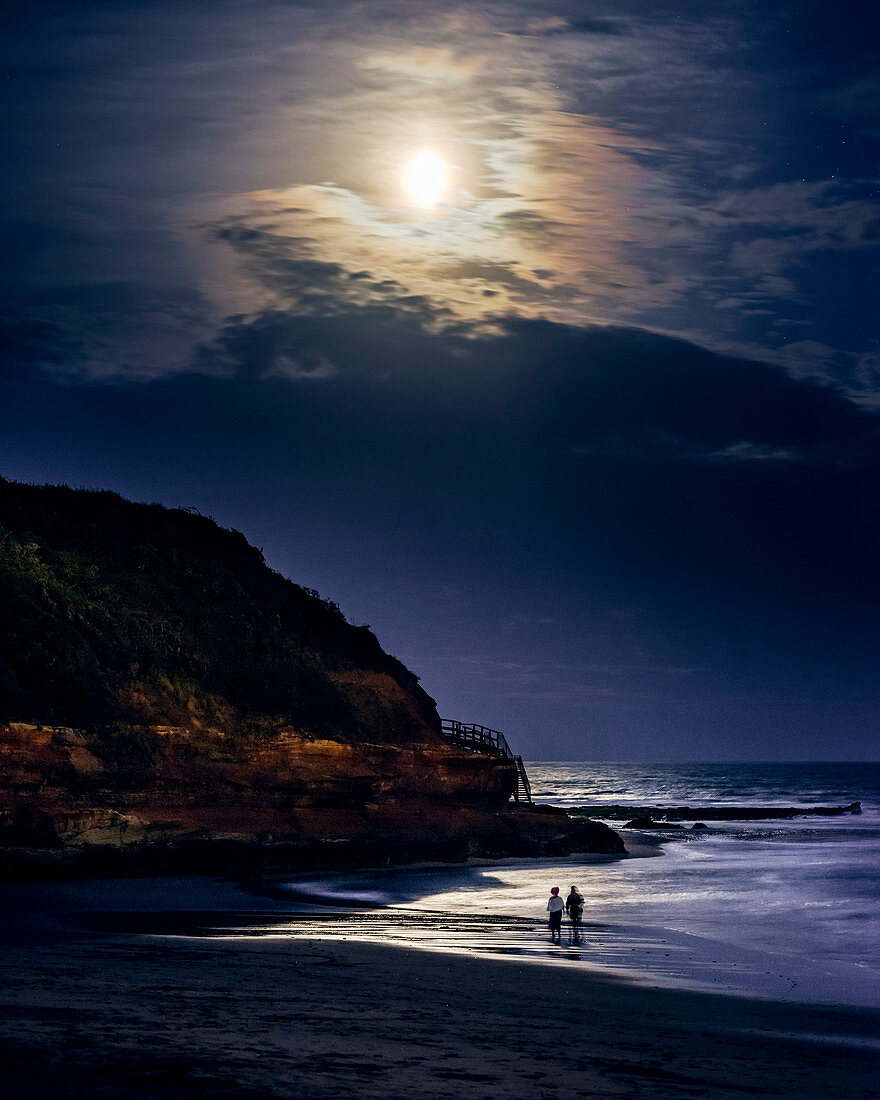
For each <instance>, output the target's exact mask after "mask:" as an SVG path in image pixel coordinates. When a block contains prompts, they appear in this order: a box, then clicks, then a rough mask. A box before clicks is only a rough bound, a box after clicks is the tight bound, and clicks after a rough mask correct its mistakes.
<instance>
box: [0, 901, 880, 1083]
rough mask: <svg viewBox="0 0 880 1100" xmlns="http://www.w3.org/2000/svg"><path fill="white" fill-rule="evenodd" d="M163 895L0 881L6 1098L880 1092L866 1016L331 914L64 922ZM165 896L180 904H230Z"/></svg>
mask: <svg viewBox="0 0 880 1100" xmlns="http://www.w3.org/2000/svg"><path fill="white" fill-rule="evenodd" d="M169 889H170V888H169V886H168V884H163V883H162V882H156V883H153V884H150V883H143V882H141V883H139V884H137V885H136V886H132V885H131V884H127V883H117V884H105V885H104V887H97V886H94V887H92V886H81V885H80V884H73V885H71V886H63V885H57V886H34V887H27V886H21V887H14V888H7V889H6V894H7V898H8V905H7V910H6V922H5V926H6V936H5V937H4V939H5V943H4V946H3V947H2V950H0V990H2V992H0V1058H2V1062H0V1066H2V1069H0V1074H2V1076H3V1077H5V1085H4V1089H3V1100H14V1098H18V1097H38V1096H39V1097H41V1098H42V1097H44V1096H50V1097H60V1098H67V1097H86V1096H88V1097H93V1098H95V1100H104V1098H108V1100H109V1098H110V1097H113V1098H114V1100H119V1098H122V1100H124V1098H126V1097H134V1098H144V1097H163V1098H166V1100H178V1098H183V1097H194V1098H203V1100H211V1098H214V1097H216V1098H224V1100H225V1098H230V1097H279V1098H281V1097H310V1098H323V1097H328V1098H329V1097H333V1098H347V1097H357V1098H374V1097H375V1098H382V1100H396V1098H401V1100H402V1098H404V1097H405V1098H407V1100H411V1098H415V1097H428V1098H434V1097H437V1098H440V1097H443V1098H445V1097H463V1098H464V1097H466V1098H468V1100H476V1098H482V1097H492V1098H493V1100H498V1098H505V1100H506V1098H510V1100H519V1098H522V1100H541V1098H545V1097H560V1098H561V1097H572V1096H576V1097H632V1098H639V1100H643V1098H645V1100H650V1098H654V1097H664V1098H666V1097H668V1098H689V1097H695V1098H696V1097H710V1098H711V1097H742V1096H748V1095H751V1096H761V1097H764V1096H768V1097H792V1098H795V1097H808V1098H811V1097H816V1098H818V1097H823V1098H825V1097H831V1096H838V1095H844V1096H846V1097H847V1098H858V1097H871V1096H873V1097H876V1096H880V1091H878V1088H877V1081H878V1080H880V1073H878V1071H880V1059H878V1055H877V1053H876V1040H877V1037H878V1031H880V1029H878V1021H880V1015H878V1013H876V1012H869V1011H861V1010H858V1011H857V1010H850V1009H843V1008H840V1009H834V1008H823V1007H816V1006H792V1005H790V1004H787V1005H781V1004H776V1003H773V1002H766V1001H750V1000H746V999H743V998H735V997H721V996H712V995H708V994H694V993H687V992H678V991H670V990H666V989H652V988H646V987H644V986H637V985H633V984H629V983H626V982H623V981H615V980H610V979H604V978H601V977H596V976H594V975H591V974H589V973H585V972H584V971H568V970H565V969H563V968H559V967H542V966H537V965H533V964H521V963H517V962H514V961H501V960H498V961H495V960H486V959H472V958H468V957H463V956H461V955H445V954H440V953H432V952H420V951H416V950H412V949H406V948H401V947H390V946H388V947H386V946H376V945H372V944H363V943H358V942H351V941H348V940H344V939H342V938H341V936H340V935H339V933H338V932H337V933H336V934H334V931H333V926H332V921H331V922H329V924H328V934H327V935H326V936H324V937H322V938H321V939H315V940H302V939H267V938H259V937H258V938H243V939H236V940H217V939H185V938H167V937H155V936H150V937H143V936H135V935H132V934H130V933H125V934H112V933H106V932H105V933H100V934H92V933H78V932H76V931H71V930H70V929H69V928H68V927H66V921H67V918H66V916H65V910H70V909H77V908H83V907H86V908H89V907H91V908H96V907H100V908H105V909H107V908H114V907H115V906H114V904H113V899H114V897H115V898H116V899H117V900H118V901H119V902H120V903H124V904H123V905H122V907H123V908H126V907H127V908H129V909H132V908H137V906H138V905H140V906H141V907H146V908H149V909H153V910H156V911H161V910H163V909H166V908H172V907H174V906H170V905H169V904H168V900H169ZM175 889H177V890H178V892H177V893H175V895H174V896H175V898H176V900H177V904H178V906H179V907H180V908H185V907H187V906H189V907H199V908H206V909H210V908H211V907H219V906H220V905H221V904H224V905H226V906H228V905H229V902H230V897H235V898H236V899H237V900H238V901H239V902H242V901H244V900H245V899H244V896H243V895H240V894H238V893H237V892H235V891H234V890H233V889H232V888H231V887H228V886H226V885H224V884H216V883H210V881H209V880H190V881H189V886H188V891H187V896H186V897H184V898H183V899H181V897H180V894H179V888H178V887H176V888H175ZM102 891H103V892H102ZM149 897H152V903H150V904H148V905H146V906H144V899H145V898H149ZM126 898H127V899H128V900H127V902H126V901H125V899H126ZM247 904H252V905H253V907H254V908H256V909H260V908H261V907H262V908H266V909H267V910H268V907H269V906H270V905H271V904H272V903H271V902H270V901H269V900H265V899H264V900H260V899H254V900H253V901H252V903H251V902H247ZM53 914H55V915H58V918H59V919H57V920H56V919H54V918H53ZM872 1046H873V1047H874V1049H872Z"/></svg>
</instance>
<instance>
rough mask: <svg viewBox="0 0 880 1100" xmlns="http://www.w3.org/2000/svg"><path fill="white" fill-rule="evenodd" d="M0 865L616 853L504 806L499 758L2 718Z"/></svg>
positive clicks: (214, 868)
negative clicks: (97, 730) (96, 730)
mask: <svg viewBox="0 0 880 1100" xmlns="http://www.w3.org/2000/svg"><path fill="white" fill-rule="evenodd" d="M0 776H2V779H0V875H2V876H4V877H16V878H18V877H59V876H60V877H64V876H67V875H81V874H131V873H165V872H177V871H190V872H202V873H232V874H236V875H240V876H242V877H258V876H260V875H262V874H267V873H272V872H282V871H286V870H295V869H302V868H308V867H319V868H330V869H333V868H347V867H356V866H383V865H388V864H400V863H407V862H412V861H416V860H438V861H453V862H454V861H462V860H465V859H468V858H470V857H475V856H484V857H493V856H494V857H500V856H509V855H518V856H540V855H560V854H564V853H567V852H573V851H590V852H597V851H599V852H608V853H620V852H623V851H625V849H624V847H623V843H622V841H621V840H620V837H619V836H618V835H617V834H616V833H614V832H612V830H610V829H608V828H607V827H606V826H604V825H602V824H600V823H598V822H574V821H572V820H571V819H570V818H568V816H567V815H566V814H565V813H563V812H556V813H533V812H531V810H530V809H529V808H519V809H517V808H513V807H509V806H508V805H507V799H508V797H509V793H510V790H511V788H512V784H513V781H514V775H513V770H512V767H511V766H510V764H508V763H506V762H505V761H502V760H498V759H493V758H491V757H486V756H479V755H477V754H472V753H464V752H461V751H459V750H454V749H451V748H448V747H444V746H442V745H431V746H423V747H419V748H401V747H398V746H391V745H358V746H355V745H345V744H341V743H339V742H333V741H323V740H311V739H308V738H306V737H304V736H302V735H301V734H298V733H297V732H296V731H295V730H291V729H281V730H278V731H277V732H276V734H275V735H274V736H272V737H265V736H264V737H262V738H261V739H259V741H258V742H256V743H254V741H253V740H249V739H247V738H244V739H242V738H237V737H228V736H224V735H222V734H221V733H220V732H219V731H205V730H199V731H187V730H184V729H180V728H169V727H160V728H156V729H152V730H144V729H141V730H138V731H131V740H130V742H129V743H127V744H125V745H124V746H120V745H119V744H118V743H117V742H116V741H115V739H114V738H112V737H107V736H101V735H98V734H89V733H87V732H83V731H77V730H73V729H68V728H63V727H37V726H33V725H26V724H20V723H12V724H7V725H5V726H2V727H0Z"/></svg>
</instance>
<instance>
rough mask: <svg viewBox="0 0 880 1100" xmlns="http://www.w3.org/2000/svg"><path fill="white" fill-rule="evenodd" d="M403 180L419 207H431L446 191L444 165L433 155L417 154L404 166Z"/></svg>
mask: <svg viewBox="0 0 880 1100" xmlns="http://www.w3.org/2000/svg"><path fill="white" fill-rule="evenodd" d="M403 178H404V182H405V183H406V189H407V191H409V193H410V195H411V196H412V198H413V200H414V201H415V202H417V203H418V204H419V206H433V205H434V203H435V202H437V201H438V199H439V198H440V197H441V196H442V195H443V192H444V191H445V190H446V184H447V171H446V165H445V164H444V163H443V161H442V160H441V159H440V158H439V157H437V156H435V155H434V154H433V153H419V155H418V156H417V157H413V159H412V160H411V161H410V162H409V164H408V165H407V166H406V172H405V173H404V177H403Z"/></svg>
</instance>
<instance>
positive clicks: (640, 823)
mask: <svg viewBox="0 0 880 1100" xmlns="http://www.w3.org/2000/svg"><path fill="white" fill-rule="evenodd" d="M621 827H622V828H624V829H683V828H684V825H676V824H674V823H673V822H670V821H655V820H654V819H653V818H652V817H634V818H633V819H632V821H627V822H626V824H625V825H623V826H621Z"/></svg>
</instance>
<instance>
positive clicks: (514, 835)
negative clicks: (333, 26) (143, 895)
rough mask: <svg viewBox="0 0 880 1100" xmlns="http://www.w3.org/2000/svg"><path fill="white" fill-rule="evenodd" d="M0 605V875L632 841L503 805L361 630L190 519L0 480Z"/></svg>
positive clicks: (505, 770)
mask: <svg viewBox="0 0 880 1100" xmlns="http://www.w3.org/2000/svg"><path fill="white" fill-rule="evenodd" d="M0 608H2V611H3V615H4V620H5V622H4V629H3V632H2V635H0V875H2V876H4V877H7V878H9V877H17V878H20V877H66V876H71V875H81V874H139V873H163V872H171V871H174V872H179V871H195V872H206V873H217V872H230V873H235V874H238V875H241V876H243V877H257V876H259V875H261V874H265V873H273V872H281V871H286V870H291V869H303V868H312V867H314V868H325V867H327V868H332V867H352V866H367V865H371V866H376V865H383V864H389V863H405V862H412V861H417V860H451V861H457V860H463V859H466V858H468V857H475V856H487V857H492V856H503V855H544V854H548V855H549V854H553V855H558V854H563V853H565V852H573V851H590V852H596V851H598V852H609V853H612V852H623V851H624V850H625V849H624V846H623V842H622V841H621V840H620V837H619V836H618V835H617V834H616V833H614V832H613V831H612V830H611V829H609V828H607V826H604V825H602V824H601V823H599V822H591V821H584V820H580V821H576V820H573V819H571V818H569V817H568V816H567V815H566V814H564V813H563V812H561V811H555V810H553V809H552V808H550V807H530V806H519V807H516V806H511V805H510V804H509V799H510V795H511V792H512V791H513V789H514V785H515V781H516V773H515V768H514V766H513V764H512V762H511V761H509V760H506V759H504V758H500V757H496V756H490V755H484V754H481V753H474V752H469V751H467V750H465V749H462V748H461V747H460V746H455V745H451V744H449V743H448V742H447V741H446V740H445V739H444V737H443V734H442V731H441V723H440V719H439V716H438V713H437V708H436V705H435V703H434V700H433V699H431V698H430V697H429V696H428V695H427V693H426V692H425V691H424V690H423V689H422V688H421V687H420V685H419V683H418V680H417V678H416V677H415V676H414V675H413V673H411V672H410V671H409V670H408V669H406V668H405V667H404V665H402V664H401V663H400V662H399V661H397V660H396V659H395V658H394V657H391V656H390V655H388V654H387V653H385V652H384V651H383V650H382V648H381V646H380V645H379V643H378V641H377V640H376V638H375V636H374V635H373V633H372V632H371V631H370V630H369V628H367V627H364V626H353V625H351V624H350V623H348V622H347V621H346V619H345V617H344V615H343V614H342V612H341V611H340V610H339V608H338V607H337V606H336V605H335V604H333V603H331V602H329V601H327V600H323V599H321V597H320V596H319V595H318V594H317V593H315V592H313V591H310V590H308V589H305V588H302V587H300V586H299V585H296V584H294V583H292V582H291V581H289V580H287V579H285V578H283V577H281V576H280V575H279V574H277V573H275V572H273V571H272V570H271V569H269V568H268V567H267V565H266V564H265V562H264V560H263V557H262V554H261V552H260V551H259V550H257V549H256V548H254V547H253V546H250V545H249V544H248V542H247V541H246V539H245V538H244V536H243V535H241V534H240V533H238V532H235V531H227V530H224V529H222V528H220V527H219V526H218V525H217V524H215V523H214V522H213V520H211V519H208V518H207V517H205V516H202V515H199V514H198V513H195V512H192V511H187V510H179V509H166V508H164V507H162V506H160V505H155V504H151V505H144V504H134V503H131V502H129V501H126V500H123V499H122V498H121V497H118V496H116V495H115V494H113V493H109V492H86V491H81V490H72V489H68V488H65V487H48V486H46V487H35V486H29V485H21V484H17V483H12V482H8V481H4V480H2V479H0ZM542 811H543V812H542Z"/></svg>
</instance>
